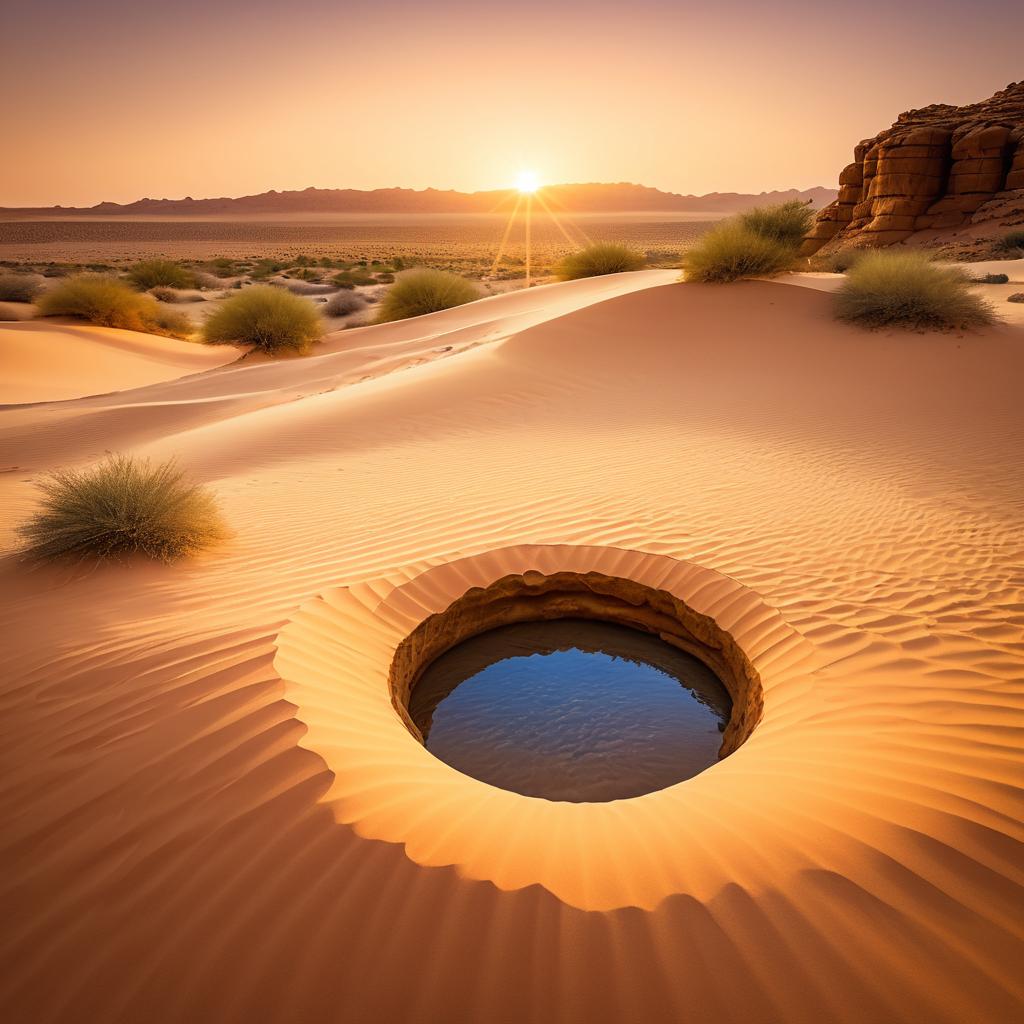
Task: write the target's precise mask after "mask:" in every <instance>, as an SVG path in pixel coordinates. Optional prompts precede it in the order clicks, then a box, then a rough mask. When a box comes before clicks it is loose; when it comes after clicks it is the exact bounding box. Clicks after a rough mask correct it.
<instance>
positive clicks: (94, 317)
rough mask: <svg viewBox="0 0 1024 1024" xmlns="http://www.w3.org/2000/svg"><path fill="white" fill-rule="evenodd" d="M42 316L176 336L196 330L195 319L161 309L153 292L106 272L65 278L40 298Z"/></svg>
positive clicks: (185, 335)
mask: <svg viewBox="0 0 1024 1024" xmlns="http://www.w3.org/2000/svg"><path fill="white" fill-rule="evenodd" d="M39 311H40V313H41V315H42V316H73V317H77V318H79V319H80V320H86V321H88V322H89V323H91V324H98V325H99V326H100V327H121V328H123V329H125V330H128V331H144V332H146V333H148V334H163V335H167V336H169V337H173V338H185V337H188V335H189V334H191V333H192V324H191V321H190V320H189V319H188V318H187V317H185V316H182V315H181V314H180V313H175V312H173V311H171V310H165V309H161V308H160V306H159V305H158V304H157V301H156V299H154V298H153V296H152V295H141V294H139V292H137V291H134V290H133V289H132V288H130V287H128V285H126V284H125V283H124V282H123V281H118V280H117V279H116V278H113V277H107V276H106V275H104V274H76V275H75V276H74V277H68V278H64V279H63V280H62V281H61V282H60V284H58V285H55V286H54V287H53V288H52V289H50V291H48V292H46V294H45V295H43V296H42V297H41V298H40V300H39Z"/></svg>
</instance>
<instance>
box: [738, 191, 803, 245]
mask: <svg viewBox="0 0 1024 1024" xmlns="http://www.w3.org/2000/svg"><path fill="white" fill-rule="evenodd" d="M737 219H738V220H739V223H740V225H741V226H742V227H744V228H746V229H747V231H751V232H753V233H754V234H755V235H760V236H761V237H762V238H768V239H770V240H771V241H773V242H781V243H782V244H783V245H788V246H790V247H791V248H793V249H797V248H799V246H800V243H801V242H802V241H803V240H804V236H805V235H806V234H807V233H808V232H809V231H810V230H811V226H812V225H813V224H814V210H813V209H812V208H811V206H810V205H809V204H808V203H802V202H800V200H799V199H792V200H790V201H789V202H788V203H777V204H776V205H774V206H758V207H755V208H754V209H753V210H748V211H747V212H746V213H741V214H740V215H739V217H738V218H737Z"/></svg>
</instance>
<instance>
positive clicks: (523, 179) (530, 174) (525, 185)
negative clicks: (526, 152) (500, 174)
mask: <svg viewBox="0 0 1024 1024" xmlns="http://www.w3.org/2000/svg"><path fill="white" fill-rule="evenodd" d="M516 188H517V189H519V191H520V192H524V193H530V192H536V191H537V189H538V188H540V180H539V179H538V177H537V175H536V173H535V172H534V171H520V172H519V176H518V177H517V178H516Z"/></svg>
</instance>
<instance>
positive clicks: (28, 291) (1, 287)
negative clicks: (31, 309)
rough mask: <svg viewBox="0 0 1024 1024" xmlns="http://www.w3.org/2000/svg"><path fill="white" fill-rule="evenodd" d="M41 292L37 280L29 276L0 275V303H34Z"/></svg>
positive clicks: (40, 286)
mask: <svg viewBox="0 0 1024 1024" xmlns="http://www.w3.org/2000/svg"><path fill="white" fill-rule="evenodd" d="M41 290H42V285H41V284H40V282H39V280H38V278H36V277H34V276H33V275H31V274H3V273H0V302H35V300H36V297H37V296H38V295H39V292H40V291H41Z"/></svg>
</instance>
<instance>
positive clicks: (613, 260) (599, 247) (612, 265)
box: [555, 242, 646, 281]
mask: <svg viewBox="0 0 1024 1024" xmlns="http://www.w3.org/2000/svg"><path fill="white" fill-rule="evenodd" d="M645 263H646V260H645V259H644V255H643V253H641V252H637V250H636V249H631V248H630V247H629V246H628V245H621V244H620V243H618V242H595V243H594V244H593V245H588V246H587V247H586V248H585V249H580V250H579V251H578V252H573V253H570V254H569V255H568V256H566V257H565V258H564V259H562V260H561V261H560V262H559V263H558V264H557V265H556V267H555V276H556V277H558V279H559V280H560V281H575V280H578V279H579V278H581V277H601V276H603V275H604V274H623V273H626V272H627V271H630V270H642V269H643V267H644V264H645Z"/></svg>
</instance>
